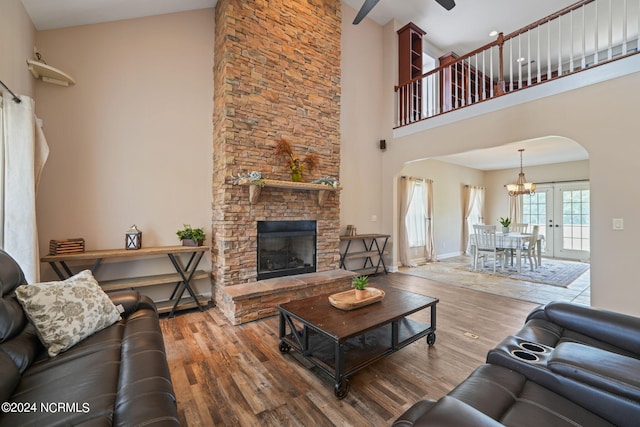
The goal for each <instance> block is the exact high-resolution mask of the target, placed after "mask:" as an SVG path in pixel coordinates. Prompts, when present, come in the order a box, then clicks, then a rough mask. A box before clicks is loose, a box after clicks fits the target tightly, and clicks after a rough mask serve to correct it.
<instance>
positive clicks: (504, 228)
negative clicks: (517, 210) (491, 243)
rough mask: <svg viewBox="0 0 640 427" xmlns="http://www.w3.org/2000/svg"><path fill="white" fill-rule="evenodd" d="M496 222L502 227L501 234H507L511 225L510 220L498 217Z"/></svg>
mask: <svg viewBox="0 0 640 427" xmlns="http://www.w3.org/2000/svg"><path fill="white" fill-rule="evenodd" d="M498 222H499V223H500V225H502V232H503V233H504V234H509V226H510V225H511V218H509V217H506V218H503V217H500V218H499V219H498Z"/></svg>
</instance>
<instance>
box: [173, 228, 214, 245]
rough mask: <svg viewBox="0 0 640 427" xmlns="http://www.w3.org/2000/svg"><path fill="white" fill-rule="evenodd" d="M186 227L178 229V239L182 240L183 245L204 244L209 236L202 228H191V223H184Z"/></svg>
mask: <svg viewBox="0 0 640 427" xmlns="http://www.w3.org/2000/svg"><path fill="white" fill-rule="evenodd" d="M182 225H183V226H184V229H182V230H178V231H177V232H176V234H177V235H178V240H181V241H182V246H202V244H203V243H204V239H205V238H206V237H207V236H206V235H205V234H204V230H203V229H202V228H191V225H189V224H182Z"/></svg>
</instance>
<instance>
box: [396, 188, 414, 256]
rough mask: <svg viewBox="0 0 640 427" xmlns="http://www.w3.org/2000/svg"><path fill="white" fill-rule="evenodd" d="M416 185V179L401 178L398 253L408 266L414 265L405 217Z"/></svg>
mask: <svg viewBox="0 0 640 427" xmlns="http://www.w3.org/2000/svg"><path fill="white" fill-rule="evenodd" d="M415 187H416V181H415V180H414V179H408V178H406V177H402V179H400V224H399V227H398V228H399V231H400V233H399V234H400V244H399V245H398V254H399V255H400V263H401V264H402V265H404V266H407V267H408V266H410V265H412V261H411V255H410V253H409V252H410V251H409V233H407V225H406V222H405V218H406V217H407V212H409V205H411V199H412V198H413V192H414V190H415Z"/></svg>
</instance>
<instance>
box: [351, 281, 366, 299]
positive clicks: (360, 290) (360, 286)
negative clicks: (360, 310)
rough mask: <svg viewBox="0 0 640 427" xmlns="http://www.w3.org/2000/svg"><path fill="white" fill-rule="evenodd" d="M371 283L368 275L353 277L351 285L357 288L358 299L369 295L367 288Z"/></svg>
mask: <svg viewBox="0 0 640 427" xmlns="http://www.w3.org/2000/svg"><path fill="white" fill-rule="evenodd" d="M368 284H369V277H368V276H356V277H354V278H353V279H351V286H353V287H354V288H356V299H357V300H363V299H365V298H366V297H367V290H366V289H365V288H366V287H367V285H368Z"/></svg>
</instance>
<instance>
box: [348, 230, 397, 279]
mask: <svg viewBox="0 0 640 427" xmlns="http://www.w3.org/2000/svg"><path fill="white" fill-rule="evenodd" d="M389 237H390V236H389V235H388V234H356V235H355V236H340V241H341V242H347V246H346V247H345V249H344V252H342V251H341V252H340V268H344V269H345V270H351V271H354V272H356V273H358V274H378V273H382V272H384V274H387V266H386V265H385V264H384V259H383V256H384V250H385V248H386V247H387V241H388V240H389ZM358 240H359V241H360V242H361V243H362V248H363V249H364V250H361V251H357V252H352V251H351V250H352V249H353V248H352V246H351V243H352V242H354V241H358ZM379 242H382V243H379ZM353 259H364V264H363V265H362V268H360V269H356V270H352V269H350V268H347V265H346V262H347V261H348V260H353ZM374 259H375V260H376V261H377V262H376V263H375V265H374V262H373V260H374Z"/></svg>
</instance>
